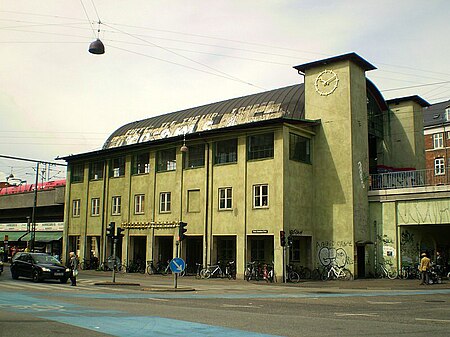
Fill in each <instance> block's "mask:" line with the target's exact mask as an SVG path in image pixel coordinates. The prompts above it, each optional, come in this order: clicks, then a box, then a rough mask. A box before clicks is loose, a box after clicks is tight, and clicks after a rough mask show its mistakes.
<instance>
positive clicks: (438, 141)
mask: <svg viewBox="0 0 450 337" xmlns="http://www.w3.org/2000/svg"><path fill="white" fill-rule="evenodd" d="M443 147H444V136H443V134H442V133H435V134H434V135H433V149H441V148H443Z"/></svg>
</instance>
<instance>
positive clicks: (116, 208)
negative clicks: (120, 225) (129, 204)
mask: <svg viewBox="0 0 450 337" xmlns="http://www.w3.org/2000/svg"><path fill="white" fill-rule="evenodd" d="M121 204H122V198H121V197H120V196H118V197H112V205H111V207H112V209H111V213H112V215H120V211H121V206H122V205H121Z"/></svg>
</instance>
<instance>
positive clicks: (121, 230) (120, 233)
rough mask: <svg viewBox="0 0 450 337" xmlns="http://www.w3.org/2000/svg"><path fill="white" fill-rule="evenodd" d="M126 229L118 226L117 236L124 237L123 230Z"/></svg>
mask: <svg viewBox="0 0 450 337" xmlns="http://www.w3.org/2000/svg"><path fill="white" fill-rule="evenodd" d="M124 230H125V229H123V228H121V227H117V238H118V239H121V238H123V234H122V232H123V231H124Z"/></svg>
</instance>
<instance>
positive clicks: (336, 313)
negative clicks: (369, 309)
mask: <svg viewBox="0 0 450 337" xmlns="http://www.w3.org/2000/svg"><path fill="white" fill-rule="evenodd" d="M334 314H335V315H336V316H364V317H378V316H379V315H378V314H375V313H374V314H354V313H341V312H335V313H334Z"/></svg>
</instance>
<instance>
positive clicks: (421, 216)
mask: <svg viewBox="0 0 450 337" xmlns="http://www.w3.org/2000/svg"><path fill="white" fill-rule="evenodd" d="M449 222H450V208H449V207H448V202H442V201H433V202H426V203H425V202H423V203H399V204H398V223H399V224H443V223H449Z"/></svg>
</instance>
